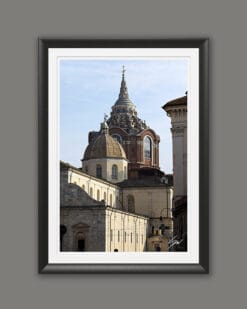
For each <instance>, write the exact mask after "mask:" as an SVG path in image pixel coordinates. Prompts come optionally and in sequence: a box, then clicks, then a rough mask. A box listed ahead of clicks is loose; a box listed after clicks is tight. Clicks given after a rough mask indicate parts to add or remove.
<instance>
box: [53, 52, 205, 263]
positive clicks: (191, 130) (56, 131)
mask: <svg viewBox="0 0 247 309" xmlns="http://www.w3.org/2000/svg"><path fill="white" fill-rule="evenodd" d="M125 57H128V58H129V57H132V58H133V59H134V58H136V59H140V57H142V59H145V58H149V59H150V57H151V58H152V57H153V58H164V57H165V58H171V59H172V58H173V59H175V58H187V59H188V60H189V61H188V62H189V68H188V103H189V104H188V166H187V169H188V225H187V226H188V237H187V239H188V251H187V252H141V253H140V252H138V253H137V252H118V253H117V254H116V253H115V252H114V253H113V252H109V253H108V252H83V254H82V253H81V252H80V253H79V252H60V234H59V233H60V232H59V226H60V222H59V221H60V216H59V210H60V206H59V205H60V194H59V190H60V178H59V173H60V149H59V145H60V128H59V115H60V71H59V61H60V60H61V59H63V58H66V59H75V58H78V59H79V58H81V59H92V58H97V59H105V58H108V60H109V58H112V59H113V58H115V59H120V58H121V59H123V58H125ZM48 59H49V73H48V74H49V95H48V96H49V99H48V100H49V103H48V104H49V108H48V115H49V121H48V123H49V199H48V201H49V210H48V216H49V222H48V231H49V236H48V242H49V246H48V260H49V263H56V264H60V263H62V264H66V263H69V264H88V263H91V264H98V263H99V264H102V263H106V264H129V263H131V264H147V263H151V264H197V263H199V49H197V48H49V58H48ZM192 149H193V151H191V150H192Z"/></svg>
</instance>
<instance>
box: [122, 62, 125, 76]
mask: <svg viewBox="0 0 247 309" xmlns="http://www.w3.org/2000/svg"><path fill="white" fill-rule="evenodd" d="M125 71H126V70H125V66H124V65H123V70H122V75H123V76H124V73H125Z"/></svg>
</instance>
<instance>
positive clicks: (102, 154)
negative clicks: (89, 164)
mask: <svg viewBox="0 0 247 309" xmlns="http://www.w3.org/2000/svg"><path fill="white" fill-rule="evenodd" d="M108 130H109V129H108V126H107V124H106V123H103V124H101V132H100V135H99V136H97V137H96V138H95V139H93V140H92V141H91V142H90V144H89V145H88V146H87V148H86V150H85V152H84V157H83V160H84V161H85V160H90V159H100V158H119V159H126V154H125V151H124V149H123V147H122V146H121V145H120V144H119V143H118V142H117V141H116V140H115V139H114V138H113V137H111V136H110V135H109V133H108Z"/></svg>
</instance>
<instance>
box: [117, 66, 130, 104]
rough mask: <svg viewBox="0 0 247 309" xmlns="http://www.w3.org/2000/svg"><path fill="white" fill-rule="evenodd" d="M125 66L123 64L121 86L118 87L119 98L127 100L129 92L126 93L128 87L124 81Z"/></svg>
mask: <svg viewBox="0 0 247 309" xmlns="http://www.w3.org/2000/svg"><path fill="white" fill-rule="evenodd" d="M125 71H126V70H125V67H124V65H123V70H122V82H121V88H120V92H119V99H120V98H122V99H128V100H129V94H128V88H127V85H126V81H125Z"/></svg>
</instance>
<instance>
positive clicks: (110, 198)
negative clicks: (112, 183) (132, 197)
mask: <svg viewBox="0 0 247 309" xmlns="http://www.w3.org/2000/svg"><path fill="white" fill-rule="evenodd" d="M110 206H112V194H110Z"/></svg>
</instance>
